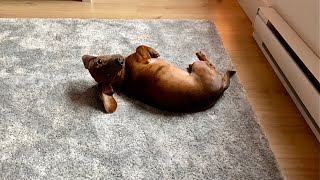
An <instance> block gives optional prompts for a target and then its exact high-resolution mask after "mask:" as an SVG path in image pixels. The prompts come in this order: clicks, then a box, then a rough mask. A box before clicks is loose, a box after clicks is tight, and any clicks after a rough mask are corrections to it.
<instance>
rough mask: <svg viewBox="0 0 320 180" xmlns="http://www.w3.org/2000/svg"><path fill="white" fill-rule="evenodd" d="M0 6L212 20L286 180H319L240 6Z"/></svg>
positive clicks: (196, 1)
mask: <svg viewBox="0 0 320 180" xmlns="http://www.w3.org/2000/svg"><path fill="white" fill-rule="evenodd" d="M93 1H94V3H93V4H90V3H82V2H80V1H71V0H70V1H68V0H57V1H45V0H38V1H34V0H33V1H31V0H30V1H27V0H1V1H0V17H29V18H31V17H50V18H58V17H59V18H61V17H72V18H123V19H132V18H185V19H186V18H187V19H210V20H212V21H213V22H214V23H215V25H216V27H217V29H218V32H219V34H220V36H221V38H222V40H223V42H224V45H225V47H226V50H227V52H228V53H229V54H230V56H231V59H232V61H233V63H234V65H235V67H236V69H237V72H238V75H239V76H240V79H241V82H242V84H243V85H244V87H245V89H246V91H247V94H248V96H249V99H250V102H251V104H252V106H253V108H254V110H255V112H256V114H257V116H258V117H259V119H260V121H259V123H260V125H261V126H262V128H263V130H264V132H265V134H266V136H267V137H268V139H269V141H270V144H271V148H272V150H273V152H274V153H275V156H276V158H277V161H278V162H279V165H280V168H281V170H282V173H283V174H284V176H285V177H286V178H287V179H290V180H291V179H299V180H300V179H301V180H307V179H314V180H319V179H320V177H319V171H320V170H319V163H320V162H319V152H320V147H319V143H318V142H317V140H316V138H315V136H314V135H313V134H312V132H311V130H310V129H309V127H308V125H307V124H306V123H305V121H304V119H303V118H302V116H301V115H300V113H299V112H298V110H297V108H296V107H295V105H294V103H293V102H292V100H291V99H290V97H289V96H288V94H287V92H286V91H285V89H284V88H283V86H282V85H281V83H280V81H279V80H278V78H277V77H276V75H275V73H274V72H273V70H272V68H271V66H270V65H269V64H268V62H267V60H266V59H265V58H264V56H263V55H262V53H261V51H260V50H259V48H258V46H257V45H256V43H255V41H254V40H253V38H252V36H251V32H252V27H251V23H250V21H249V20H248V18H247V17H246V15H245V14H244V12H243V11H242V9H241V8H240V7H239V5H238V3H237V1H236V0H93Z"/></svg>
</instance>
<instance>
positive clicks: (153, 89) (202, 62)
mask: <svg viewBox="0 0 320 180" xmlns="http://www.w3.org/2000/svg"><path fill="white" fill-rule="evenodd" d="M196 55H197V57H198V59H199V60H197V61H195V62H194V63H193V64H190V65H189V67H188V71H184V70H181V69H179V68H177V67H174V66H173V65H172V64H170V63H169V62H167V61H166V60H164V59H160V58H158V57H159V54H158V52H157V51H155V50H154V49H152V48H150V47H148V46H144V45H142V46H139V47H138V48H137V49H136V52H135V53H133V54H131V55H129V56H128V57H126V58H125V57H123V56H121V55H118V54H116V55H107V56H97V57H95V56H90V55H84V56H83V57H82V60H83V63H84V66H85V68H87V69H88V70H89V72H90V74H91V76H92V77H93V78H94V79H95V81H96V82H97V83H98V89H99V95H100V98H101V100H102V101H103V104H104V107H105V110H106V111H107V112H108V113H112V112H114V111H115V110H116V108H117V102H116V100H115V99H114V98H113V94H114V90H116V91H121V92H124V93H125V94H126V95H128V96H129V97H132V98H135V99H138V100H140V101H142V102H145V103H147V104H149V105H151V106H154V107H157V108H160V109H164V110H168V111H174V112H194V111H201V110H205V109H208V108H210V107H212V106H213V105H214V104H215V103H216V101H217V100H218V98H219V97H220V96H221V95H222V93H223V92H224V91H225V90H226V89H227V88H228V87H229V84H230V77H231V76H232V75H233V74H234V73H235V71H227V72H226V73H225V74H224V75H222V74H220V73H219V72H218V71H217V70H216V68H215V66H214V65H213V64H212V63H210V61H209V60H208V58H207V56H206V55H205V54H204V53H202V52H198V53H196Z"/></svg>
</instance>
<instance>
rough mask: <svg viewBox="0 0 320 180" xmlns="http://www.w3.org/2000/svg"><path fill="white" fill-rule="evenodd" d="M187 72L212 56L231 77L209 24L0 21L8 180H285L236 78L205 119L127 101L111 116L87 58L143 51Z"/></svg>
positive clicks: (1, 167)
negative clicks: (153, 52)
mask: <svg viewBox="0 0 320 180" xmlns="http://www.w3.org/2000/svg"><path fill="white" fill-rule="evenodd" d="M141 44H144V45H148V46H151V47H153V48H154V49H156V50H157V51H158V52H159V53H160V55H161V57H162V58H165V59H168V60H169V61H171V62H172V63H173V64H174V65H176V66H178V67H181V68H183V69H186V67H187V65H188V64H190V63H192V62H193V61H194V60H196V59H197V58H196V55H195V53H196V52H198V51H200V50H201V51H204V52H206V53H207V55H208V57H209V58H210V59H211V60H212V61H213V63H215V64H216V66H217V68H218V69H219V70H220V71H221V72H225V71H226V70H227V69H232V68H233V66H232V63H231V60H230V57H229V56H228V55H227V53H226V51H225V49H224V47H223V43H222V41H221V39H220V37H219V35H218V33H217V31H216V29H215V26H214V24H212V23H211V22H210V21H206V20H95V19H0V67H1V69H0V178H1V179H6V180H8V179H54V180H57V179H107V180H110V179H148V180H149V179H179V180H180V179H185V180H189V179H201V180H203V179H221V180H225V179H244V180H250V179H258V180H262V179H270V180H271V179H272V180H275V179H282V178H283V177H282V175H281V173H280V171H279V168H278V166H277V162H276V161H275V158H274V155H273V153H272V151H271V149H270V147H269V144H268V141H267V139H266V137H265V135H264V134H263V131H262V130H261V127H260V126H259V124H258V121H257V117H256V116H255V114H254V112H253V110H252V108H251V105H250V104H249V101H248V98H247V96H246V93H245V91H244V89H243V87H242V85H241V84H240V81H239V78H238V76H237V75H235V76H233V77H232V79H231V85H230V87H229V89H227V90H226V91H225V93H224V95H223V96H222V97H221V98H220V99H219V101H218V102H217V104H216V105H215V106H214V107H212V108H210V109H208V110H206V111H202V112H197V113H187V114H176V113H170V112H164V111H161V110H158V109H155V108H152V107H150V106H148V105H145V104H143V103H141V102H138V101H136V100H132V99H129V98H128V97H126V96H125V95H123V94H119V93H118V94H115V98H116V100H117V101H118V109H117V111H116V112H115V113H113V114H106V113H105V112H104V110H103V105H102V102H101V101H100V100H99V98H98V95H97V87H96V83H95V82H94V80H93V79H92V77H91V76H90V74H89V72H88V71H87V70H86V69H85V68H84V66H83V63H82V60H81V56H82V55H84V54H91V55H104V54H115V53H119V54H122V55H128V54H130V53H132V52H134V51H135V48H136V47H137V46H138V45H141Z"/></svg>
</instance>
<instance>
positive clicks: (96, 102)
mask: <svg viewBox="0 0 320 180" xmlns="http://www.w3.org/2000/svg"><path fill="white" fill-rule="evenodd" d="M67 96H68V97H69V98H70V99H71V101H72V102H73V103H74V104H75V105H76V106H78V107H79V108H81V107H92V108H94V109H96V110H98V111H101V112H105V110H104V107H103V104H102V101H101V100H100V98H99V96H98V86H97V85H92V84H88V83H87V82H85V81H83V82H82V81H81V82H80V81H79V82H72V83H70V84H69V86H68V87H67Z"/></svg>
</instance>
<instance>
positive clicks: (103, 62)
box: [82, 54, 125, 84]
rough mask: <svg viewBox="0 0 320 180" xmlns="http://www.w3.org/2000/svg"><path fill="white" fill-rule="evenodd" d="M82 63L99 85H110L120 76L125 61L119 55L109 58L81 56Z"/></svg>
mask: <svg viewBox="0 0 320 180" xmlns="http://www.w3.org/2000/svg"><path fill="white" fill-rule="evenodd" d="M82 61H83V64H84V66H85V68H87V69H88V70H89V72H90V74H91V76H92V77H93V78H94V80H95V81H96V82H97V83H99V84H111V83H113V81H115V80H117V79H118V78H119V76H121V71H122V70H123V68H124V65H125V59H124V57H123V56H121V55H119V54H115V55H110V56H90V55H84V56H82Z"/></svg>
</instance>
